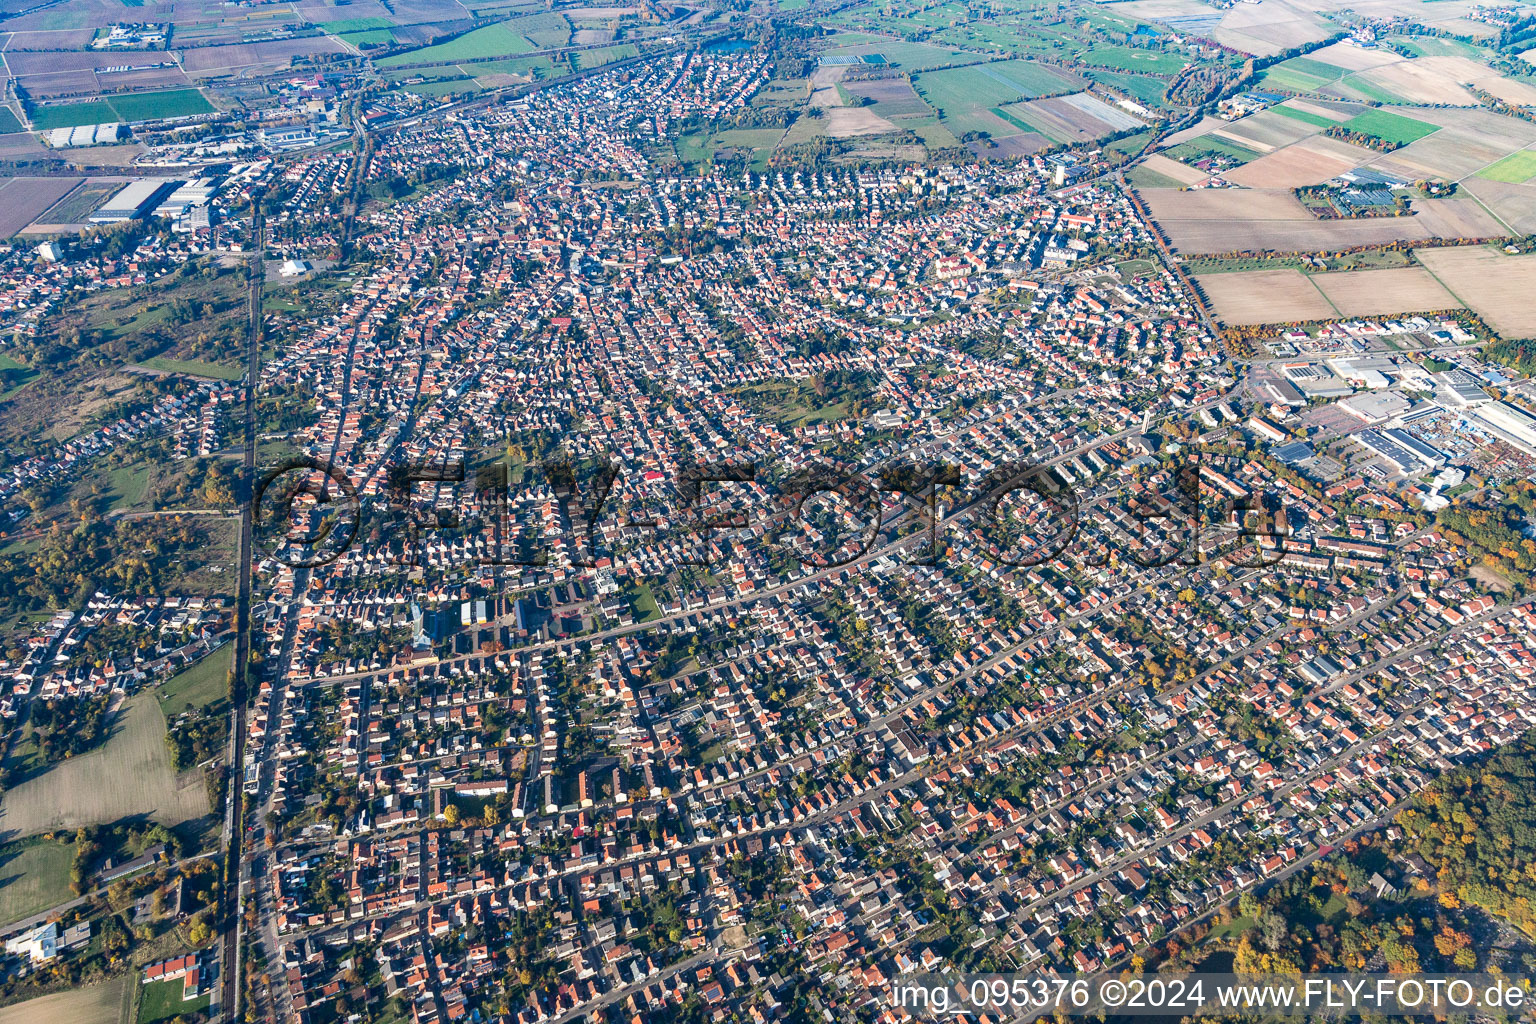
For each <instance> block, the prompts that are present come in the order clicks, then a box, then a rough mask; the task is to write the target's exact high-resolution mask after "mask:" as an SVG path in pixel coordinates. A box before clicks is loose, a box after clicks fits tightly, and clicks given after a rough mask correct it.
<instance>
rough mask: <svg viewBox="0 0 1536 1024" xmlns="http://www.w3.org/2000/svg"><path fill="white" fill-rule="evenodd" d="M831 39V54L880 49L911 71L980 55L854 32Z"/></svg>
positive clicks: (850, 54) (849, 54)
mask: <svg viewBox="0 0 1536 1024" xmlns="http://www.w3.org/2000/svg"><path fill="white" fill-rule="evenodd" d="M831 41H832V42H833V43H834V44H837V45H836V46H835V47H834V48H833V49H830V50H828V51H827V55H828V56H831V57H854V56H857V57H863V56H867V55H869V54H875V53H878V54H879V55H880V56H882V57H884V58H885V60H886V63H887V64H889V65H891V66H892V67H896V68H900V69H901V70H903V71H911V72H917V71H926V70H928V69H929V68H942V67H948V66H949V65H951V64H965V63H968V62H970V61H975V60H978V59H980V55H979V54H975V53H970V52H969V51H966V50H961V49H955V48H951V47H946V46H933V45H931V44H929V43H908V42H904V41H901V40H895V39H874V38H873V37H870V36H860V35H856V34H852V33H842V34H839V35H836V36H833V37H832V39H831Z"/></svg>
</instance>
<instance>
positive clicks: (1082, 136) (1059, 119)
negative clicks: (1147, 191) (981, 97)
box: [999, 92, 1142, 143]
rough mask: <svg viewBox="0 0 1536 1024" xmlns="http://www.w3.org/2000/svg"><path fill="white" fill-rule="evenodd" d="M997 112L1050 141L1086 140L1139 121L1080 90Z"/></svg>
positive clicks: (1100, 136) (1020, 104) (1129, 127)
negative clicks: (1068, 94)
mask: <svg viewBox="0 0 1536 1024" xmlns="http://www.w3.org/2000/svg"><path fill="white" fill-rule="evenodd" d="M999 112H1000V113H1002V114H1004V115H1010V116H1011V117H1013V118H1017V119H1018V120H1019V121H1021V122H1023V124H1025V125H1027V126H1028V127H1029V128H1030V129H1032V130H1034V131H1037V132H1039V133H1040V134H1041V135H1044V136H1045V137H1046V138H1048V139H1050V140H1051V141H1053V142H1066V143H1072V142H1086V141H1089V140H1092V139H1098V138H1102V137H1104V136H1105V135H1110V134H1113V133H1115V132H1123V131H1129V130H1131V129H1134V128H1139V127H1141V125H1142V122H1141V121H1140V120H1139V119H1137V118H1135V117H1132V116H1131V115H1130V114H1128V113H1126V112H1124V111H1123V110H1120V109H1119V108H1118V107H1112V106H1110V105H1109V104H1107V103H1105V102H1104V101H1103V100H1100V99H1098V98H1097V97H1094V96H1091V95H1089V94H1088V93H1081V92H1080V93H1073V94H1072V95H1070V96H1057V97H1052V98H1050V99H1043V100H1030V101H1028V102H1026V103H1015V104H1009V105H1008V106H1005V107H1002V108H1000V111H999Z"/></svg>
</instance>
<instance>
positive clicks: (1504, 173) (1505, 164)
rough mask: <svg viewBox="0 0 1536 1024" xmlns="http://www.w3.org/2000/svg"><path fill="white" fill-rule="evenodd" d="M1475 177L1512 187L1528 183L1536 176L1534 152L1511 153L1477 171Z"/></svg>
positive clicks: (1524, 150)
mask: <svg viewBox="0 0 1536 1024" xmlns="http://www.w3.org/2000/svg"><path fill="white" fill-rule="evenodd" d="M1477 176H1478V177H1479V178H1487V179H1489V180H1490V181H1504V182H1508V183H1510V184H1512V185H1518V184H1519V183H1520V182H1522V181H1528V180H1530V179H1531V178H1532V177H1533V176H1536V151H1532V150H1529V149H1522V150H1520V151H1519V152H1518V153H1511V154H1509V156H1506V157H1505V158H1504V159H1502V160H1498V161H1495V162H1494V163H1491V164H1489V165H1488V166H1487V167H1484V168H1483V169H1482V170H1480V171H1478V172H1477Z"/></svg>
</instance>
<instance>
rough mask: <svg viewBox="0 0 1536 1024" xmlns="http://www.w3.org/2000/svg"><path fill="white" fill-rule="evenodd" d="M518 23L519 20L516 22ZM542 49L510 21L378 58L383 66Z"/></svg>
mask: <svg viewBox="0 0 1536 1024" xmlns="http://www.w3.org/2000/svg"><path fill="white" fill-rule="evenodd" d="M513 24H515V23H513ZM535 49H538V47H536V46H534V45H533V44H532V43H530V42H529V41H528V40H527V39H525V38H523V36H522V34H521V33H519V32H517V31H515V30H513V29H512V28H510V27H509V25H508V24H502V23H498V24H495V25H487V26H485V27H484V28H477V29H475V30H474V31H472V32H466V33H464V34H463V35H461V36H459V37H458V38H457V39H450V40H449V41H448V42H446V43H438V44H437V45H436V46H426V47H423V48H421V49H419V50H407V51H406V52H405V53H397V54H395V55H394V56H392V57H385V58H383V59H382V60H380V61H378V65H379V67H381V68H392V67H398V66H399V65H401V64H432V63H435V62H438V61H459V60H477V59H479V58H482V57H511V56H514V55H516V54H519V53H527V52H528V51H530V50H535Z"/></svg>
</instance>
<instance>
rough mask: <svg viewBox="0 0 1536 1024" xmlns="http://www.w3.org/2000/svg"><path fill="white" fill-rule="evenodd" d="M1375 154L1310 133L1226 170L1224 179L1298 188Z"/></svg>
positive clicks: (1325, 178) (1345, 169)
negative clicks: (1294, 141)
mask: <svg viewBox="0 0 1536 1024" xmlns="http://www.w3.org/2000/svg"><path fill="white" fill-rule="evenodd" d="M1374 155H1375V154H1374V153H1373V152H1372V151H1370V150H1367V149H1362V148H1360V147H1359V146H1352V145H1350V144H1349V143H1347V142H1340V141H1339V140H1337V139H1331V138H1327V137H1325V136H1313V137H1312V138H1309V139H1303V140H1302V141H1301V142H1298V143H1295V144H1294V145H1290V146H1286V147H1285V148H1283V149H1277V150H1275V151H1274V152H1273V153H1267V154H1265V155H1264V156H1262V157H1260V158H1258V159H1257V160H1253V161H1251V162H1250V163H1248V164H1245V165H1244V166H1242V167H1240V168H1238V169H1237V170H1235V171H1229V172H1228V173H1227V175H1226V178H1227V180H1228V181H1230V182H1232V183H1233V184H1236V185H1245V186H1248V187H1249V188H1299V187H1300V186H1302V185H1315V184H1317V183H1318V182H1322V181H1327V180H1328V179H1329V178H1332V177H1335V176H1337V175H1339V174H1343V173H1344V172H1345V171H1348V170H1350V169H1352V168H1355V167H1359V166H1360V165H1361V164H1363V163H1366V162H1367V161H1369V160H1370V159H1371V158H1372V157H1373V156H1374Z"/></svg>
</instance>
